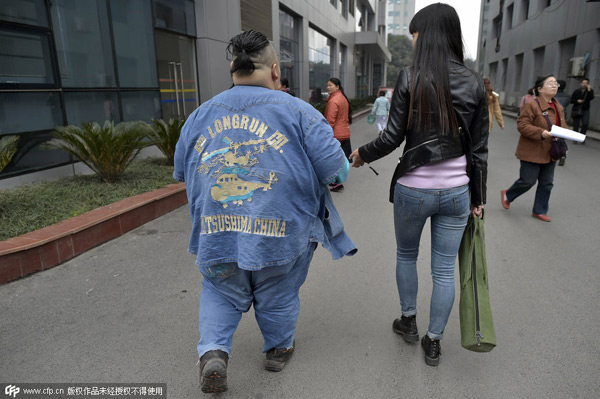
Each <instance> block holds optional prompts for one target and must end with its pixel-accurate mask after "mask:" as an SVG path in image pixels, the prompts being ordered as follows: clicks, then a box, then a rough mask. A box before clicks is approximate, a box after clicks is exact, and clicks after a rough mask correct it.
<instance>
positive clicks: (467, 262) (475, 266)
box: [458, 214, 496, 352]
mask: <svg viewBox="0 0 600 399" xmlns="http://www.w3.org/2000/svg"><path fill="white" fill-rule="evenodd" d="M483 223H484V216H483V214H482V216H481V217H480V218H479V217H473V215H471V216H469V221H468V222H467V227H466V228H465V232H464V234H463V238H462V241H461V243H460V248H459V250H458V266H459V270H460V305H459V308H460V309H459V311H460V341H461V345H462V346H463V348H465V349H468V350H471V351H475V352H489V351H491V350H492V349H494V347H495V346H496V332H495V330H494V322H493V320H492V309H491V307H490V291H489V284H488V283H489V282H488V273H487V265H486V257H485V233H484V229H483Z"/></svg>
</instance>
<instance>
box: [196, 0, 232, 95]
mask: <svg viewBox="0 0 600 399" xmlns="http://www.w3.org/2000/svg"><path fill="white" fill-rule="evenodd" d="M239 3H240V2H239V0H220V1H212V0H196V3H195V4H196V36H197V37H196V57H197V65H198V86H199V90H200V102H204V101H207V100H209V99H210V98H212V97H213V96H215V95H217V94H219V93H220V92H222V91H223V90H225V89H227V88H229V87H230V86H231V75H230V74H229V68H228V61H227V60H226V57H225V48H226V47H227V44H228V43H229V39H231V38H232V37H233V36H235V35H237V34H238V33H240V30H241V23H240V21H241V16H240V5H239Z"/></svg>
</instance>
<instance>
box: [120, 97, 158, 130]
mask: <svg viewBox="0 0 600 399" xmlns="http://www.w3.org/2000/svg"><path fill="white" fill-rule="evenodd" d="M121 101H122V102H123V120H124V121H145V122H151V121H152V118H155V119H159V118H160V97H159V94H158V91H132V92H121Z"/></svg>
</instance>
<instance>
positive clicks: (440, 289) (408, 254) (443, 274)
mask: <svg viewBox="0 0 600 399" xmlns="http://www.w3.org/2000/svg"><path fill="white" fill-rule="evenodd" d="M469 207H470V199H469V187H468V186H467V185H464V186H460V187H454V188H449V189H420V188H411V187H406V186H403V185H401V184H398V183H396V187H395V189H394V225H395V229H396V245H397V252H396V282H397V284H398V293H399V294H400V306H401V309H402V315H404V316H412V315H416V314H417V291H418V277H417V257H418V255H419V242H420V240H421V233H422V231H423V226H425V222H426V221H427V219H428V218H431V276H432V279H433V293H432V294H431V302H430V310H429V327H428V329H427V335H428V336H429V338H431V339H442V337H443V335H444V329H445V328H446V323H447V322H448V317H449V316H450V312H451V311H452V305H453V304H454V265H455V263H456V256H457V254H458V247H459V246H460V241H461V239H462V235H463V232H464V230H465V227H466V225H467V219H468V217H469V212H470V211H469Z"/></svg>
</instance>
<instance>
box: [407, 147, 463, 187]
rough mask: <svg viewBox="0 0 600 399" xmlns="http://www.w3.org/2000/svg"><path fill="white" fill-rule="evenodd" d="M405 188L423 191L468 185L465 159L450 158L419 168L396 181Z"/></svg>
mask: <svg viewBox="0 0 600 399" xmlns="http://www.w3.org/2000/svg"><path fill="white" fill-rule="evenodd" d="M397 182H398V183H400V184H402V185H403V186H406V187H412V188H425V189H438V188H439V189H445V188H453V187H460V186H464V185H465V184H468V183H469V176H467V157H466V156H464V155H463V156H461V157H458V158H450V159H446V160H444V161H439V162H432V163H428V164H427V165H423V166H419V167H418V168H415V169H413V170H411V171H410V172H407V173H406V174H405V175H404V176H402V177H400V178H399V179H398V180H397Z"/></svg>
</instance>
